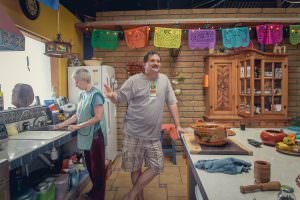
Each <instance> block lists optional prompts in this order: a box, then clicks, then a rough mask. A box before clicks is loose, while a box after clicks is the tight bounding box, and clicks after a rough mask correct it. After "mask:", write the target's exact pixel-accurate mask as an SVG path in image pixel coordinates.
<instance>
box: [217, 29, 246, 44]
mask: <svg viewBox="0 0 300 200" xmlns="http://www.w3.org/2000/svg"><path fill="white" fill-rule="evenodd" d="M222 39H223V46H224V47H226V48H238V47H247V46H248V45H249V43H250V37H249V30H248V27H238V28H227V29H222Z"/></svg>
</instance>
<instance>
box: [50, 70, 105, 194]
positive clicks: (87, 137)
mask: <svg viewBox="0 0 300 200" xmlns="http://www.w3.org/2000/svg"><path fill="white" fill-rule="evenodd" d="M73 78H74V80H75V84H76V87H78V88H79V89H80V90H83V92H82V93H81V94H80V101H79V103H78V107H77V112H76V114H75V115H73V116H72V117H71V118H69V119H68V120H66V121H64V122H62V123H60V124H58V125H56V126H55V127H54V129H61V128H63V127H66V126H68V130H70V131H77V132H78V138H77V146H78V149H80V150H83V151H84V157H85V162H86V166H87V169H88V172H89V175H90V178H91V181H92V183H93V187H92V189H91V191H90V192H88V193H87V194H86V196H87V197H88V198H89V199H94V200H104V195H105V174H106V173H105V145H106V132H105V130H104V129H105V126H104V125H103V126H102V124H105V119H104V112H103V110H104V108H103V104H104V97H103V95H102V93H101V91H99V90H98V89H96V88H95V87H93V86H92V84H91V74H90V73H89V71H88V70H86V69H78V70H77V71H76V72H75V73H74V74H73ZM75 122H76V124H75V125H72V124H73V123H75ZM100 122H101V124H100ZM101 128H102V130H101Z"/></svg>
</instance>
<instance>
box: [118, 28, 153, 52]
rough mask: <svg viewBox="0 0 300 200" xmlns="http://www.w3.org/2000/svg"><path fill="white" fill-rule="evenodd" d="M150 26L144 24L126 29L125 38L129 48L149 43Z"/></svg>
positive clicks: (141, 46) (140, 46)
mask: <svg viewBox="0 0 300 200" xmlns="http://www.w3.org/2000/svg"><path fill="white" fill-rule="evenodd" d="M149 30H150V27H149V26H143V27H138V28H133V29H129V30H125V31H124V33H125V40H126V44H127V46H128V47H129V48H131V49H134V48H143V47H145V46H146V45H147V43H148V40H149Z"/></svg>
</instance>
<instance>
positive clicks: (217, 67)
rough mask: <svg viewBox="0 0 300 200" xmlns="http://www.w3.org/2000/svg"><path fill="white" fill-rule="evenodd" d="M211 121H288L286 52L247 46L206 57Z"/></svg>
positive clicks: (266, 123)
mask: <svg viewBox="0 0 300 200" xmlns="http://www.w3.org/2000/svg"><path fill="white" fill-rule="evenodd" d="M206 73H208V79H209V84H208V88H207V90H206V91H205V92H206V93H205V94H206V115H205V118H206V119H207V120H209V121H220V122H226V123H228V122H230V123H232V124H233V125H238V124H239V123H240V120H242V119H245V120H246V121H247V124H248V125H249V126H253V127H262V126H263V127H268V126H269V127H272V126H273V127H275V126H282V125H284V124H285V123H286V122H287V107H288V84H287V83H288V59H287V56H286V55H282V54H271V53H264V52H259V51H257V50H244V51H241V52H239V53H236V54H229V55H210V56H208V57H207V59H206Z"/></svg>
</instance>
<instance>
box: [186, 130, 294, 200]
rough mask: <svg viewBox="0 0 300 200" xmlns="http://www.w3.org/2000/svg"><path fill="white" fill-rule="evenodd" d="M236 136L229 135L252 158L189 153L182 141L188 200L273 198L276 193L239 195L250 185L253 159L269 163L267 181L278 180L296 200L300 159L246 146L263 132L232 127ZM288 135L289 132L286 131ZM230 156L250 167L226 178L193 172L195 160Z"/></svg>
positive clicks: (274, 150) (264, 148)
mask: <svg viewBox="0 0 300 200" xmlns="http://www.w3.org/2000/svg"><path fill="white" fill-rule="evenodd" d="M232 130H233V131H235V132H236V133H237V134H236V136H233V138H234V139H236V140H238V141H239V142H240V143H241V144H243V145H244V146H246V147H247V148H249V149H251V150H252V151H253V156H247V155H199V154H190V153H189V150H188V149H187V146H186V143H185V141H184V138H182V141H183V143H184V149H185V152H186V154H187V159H188V171H189V172H188V179H189V180H188V184H189V185H188V187H189V194H188V195H189V198H188V199H213V200H219V199H222V200H227V199H228V200H231V199H239V200H253V199H256V200H259V199H277V194H278V191H265V192H255V193H248V194H242V193H241V192H240V186H241V185H252V184H254V170H253V164H254V161H255V160H265V161H268V162H270V163H271V181H280V182H281V184H282V185H289V186H292V187H293V188H294V190H295V192H294V194H295V195H296V197H298V198H299V197H300V188H299V187H297V185H296V182H295V179H296V177H297V176H298V175H299V174H300V170H299V169H300V157H296V156H290V155H285V154H281V153H279V152H277V151H276V149H275V148H274V147H270V146H265V145H262V148H255V147H253V146H252V145H250V144H248V142H247V139H248V138H252V139H256V140H258V141H260V137H259V136H260V132H261V131H262V130H265V129H261V128H246V130H245V131H241V130H240V129H237V128H234V129H232ZM288 132H291V131H288ZM228 157H234V158H239V159H242V160H245V161H247V162H250V163H251V164H252V168H251V170H250V171H249V172H248V173H242V174H237V175H228V174H223V173H208V172H206V171H204V170H199V169H196V168H195V166H194V164H195V163H196V162H197V161H198V160H209V159H222V158H228ZM195 187H196V188H197V190H198V189H199V191H200V192H199V193H198V194H200V195H199V196H198V197H197V198H196V196H195Z"/></svg>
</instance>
